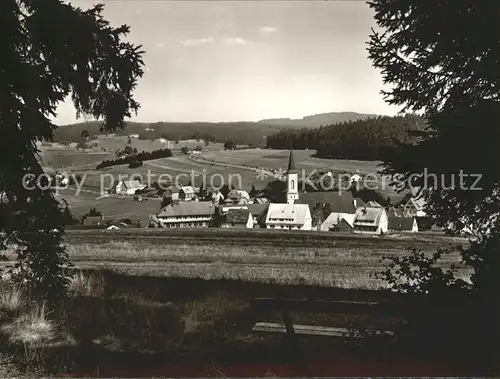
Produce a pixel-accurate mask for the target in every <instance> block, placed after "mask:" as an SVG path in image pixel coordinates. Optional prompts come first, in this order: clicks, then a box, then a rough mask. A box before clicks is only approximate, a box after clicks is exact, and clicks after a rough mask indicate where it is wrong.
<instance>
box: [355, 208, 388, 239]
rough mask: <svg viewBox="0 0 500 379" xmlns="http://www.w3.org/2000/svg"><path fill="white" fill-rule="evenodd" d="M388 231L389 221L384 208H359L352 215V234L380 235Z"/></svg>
mask: <svg viewBox="0 0 500 379" xmlns="http://www.w3.org/2000/svg"><path fill="white" fill-rule="evenodd" d="M388 229H389V219H388V217H387V212H386V211H385V209H384V208H369V207H360V208H358V209H356V213H355V215H354V233H363V234H382V233H387V231H388Z"/></svg>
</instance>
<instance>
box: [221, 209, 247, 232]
mask: <svg viewBox="0 0 500 379" xmlns="http://www.w3.org/2000/svg"><path fill="white" fill-rule="evenodd" d="M253 221H254V220H253V216H252V213H251V212H250V211H249V210H248V209H230V210H229V211H228V212H227V213H226V214H225V215H224V221H223V222H222V225H221V226H222V227H223V228H240V229H241V228H247V229H251V228H253V224H254V222H253Z"/></svg>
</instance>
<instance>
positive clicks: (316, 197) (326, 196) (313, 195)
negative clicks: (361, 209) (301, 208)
mask: <svg viewBox="0 0 500 379" xmlns="http://www.w3.org/2000/svg"><path fill="white" fill-rule="evenodd" d="M296 203H298V204H308V205H309V208H311V210H312V209H313V208H314V207H315V206H316V204H317V203H321V204H330V209H331V211H332V212H336V213H350V214H354V212H356V207H355V206H354V198H353V197H352V193H351V192H347V191H342V192H341V191H321V192H307V193H302V194H300V196H299V200H298V201H296Z"/></svg>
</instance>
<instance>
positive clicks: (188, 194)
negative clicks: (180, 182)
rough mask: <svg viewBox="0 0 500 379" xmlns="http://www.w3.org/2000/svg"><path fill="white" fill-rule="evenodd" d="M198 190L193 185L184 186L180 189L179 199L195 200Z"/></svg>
mask: <svg viewBox="0 0 500 379" xmlns="http://www.w3.org/2000/svg"><path fill="white" fill-rule="evenodd" d="M195 196H196V192H195V190H194V188H193V187H192V186H184V187H181V189H180V190H179V200H181V201H190V200H194V199H195Z"/></svg>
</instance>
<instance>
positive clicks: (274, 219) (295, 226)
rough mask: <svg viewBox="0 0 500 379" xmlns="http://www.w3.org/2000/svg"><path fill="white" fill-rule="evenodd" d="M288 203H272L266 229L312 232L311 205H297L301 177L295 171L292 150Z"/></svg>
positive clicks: (287, 190) (288, 170) (291, 151)
mask: <svg viewBox="0 0 500 379" xmlns="http://www.w3.org/2000/svg"><path fill="white" fill-rule="evenodd" d="M286 185H287V189H286V203H283V204H280V203H271V204H269V209H268V211H267V217H266V221H265V225H266V229H288V230H311V229H312V217H311V211H310V209H309V205H307V204H297V201H298V200H299V175H298V173H297V171H296V169H295V159H294V157H293V150H290V156H289V158H288V169H287V171H286Z"/></svg>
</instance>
